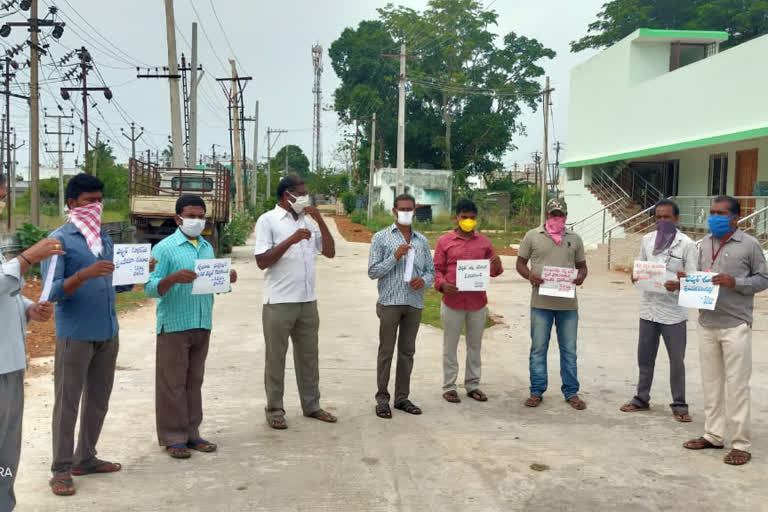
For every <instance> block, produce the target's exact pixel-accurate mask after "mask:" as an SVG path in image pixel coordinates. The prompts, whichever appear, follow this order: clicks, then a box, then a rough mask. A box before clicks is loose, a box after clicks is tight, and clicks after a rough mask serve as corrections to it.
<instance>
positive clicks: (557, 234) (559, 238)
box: [544, 217, 565, 245]
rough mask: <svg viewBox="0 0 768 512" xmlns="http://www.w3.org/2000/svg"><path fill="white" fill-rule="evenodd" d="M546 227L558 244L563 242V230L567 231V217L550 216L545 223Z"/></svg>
mask: <svg viewBox="0 0 768 512" xmlns="http://www.w3.org/2000/svg"><path fill="white" fill-rule="evenodd" d="M544 228H545V229H546V230H547V233H549V236H551V237H552V240H554V241H555V243H556V244H558V245H560V244H561V243H562V242H563V232H564V231H565V217H550V218H548V219H547V222H546V223H545V224H544Z"/></svg>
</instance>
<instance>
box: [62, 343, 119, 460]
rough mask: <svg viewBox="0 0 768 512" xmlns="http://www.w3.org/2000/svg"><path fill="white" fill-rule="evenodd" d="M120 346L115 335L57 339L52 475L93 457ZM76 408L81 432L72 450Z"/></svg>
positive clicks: (107, 403)
mask: <svg viewBox="0 0 768 512" xmlns="http://www.w3.org/2000/svg"><path fill="white" fill-rule="evenodd" d="M119 347H120V343H119V337H118V336H115V337H114V338H112V339H111V340H108V341H79V340H71V339H58V340H56V360H55V362H54V370H53V386H54V393H55V403H54V406H53V424H52V426H51V431H52V432H53V464H51V471H52V472H53V474H58V473H65V472H69V471H70V470H71V469H72V466H76V467H88V466H89V465H90V464H91V463H92V462H93V460H94V459H95V458H96V443H97V442H98V441H99V435H101V428H102V427H103V426H104V418H105V417H106V415H107V409H108V408H109V396H110V395H111V394H112V383H113V382H114V380H115V362H116V361H117V352H118V350H119ZM81 399H82V407H80V403H81ZM78 409H80V433H79V435H78V439H77V450H74V445H75V423H76V421H77V412H78ZM73 453H74V455H73Z"/></svg>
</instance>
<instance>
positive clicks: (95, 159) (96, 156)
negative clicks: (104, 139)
mask: <svg viewBox="0 0 768 512" xmlns="http://www.w3.org/2000/svg"><path fill="white" fill-rule="evenodd" d="M99 135H101V128H96V143H95V144H94V145H93V172H92V173H91V174H93V175H94V176H96V175H97V173H98V171H99Z"/></svg>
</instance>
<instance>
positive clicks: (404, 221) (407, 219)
mask: <svg viewBox="0 0 768 512" xmlns="http://www.w3.org/2000/svg"><path fill="white" fill-rule="evenodd" d="M397 223H398V224H400V225H401V226H410V225H411V224H412V223H413V212H401V211H399V210H398V212H397Z"/></svg>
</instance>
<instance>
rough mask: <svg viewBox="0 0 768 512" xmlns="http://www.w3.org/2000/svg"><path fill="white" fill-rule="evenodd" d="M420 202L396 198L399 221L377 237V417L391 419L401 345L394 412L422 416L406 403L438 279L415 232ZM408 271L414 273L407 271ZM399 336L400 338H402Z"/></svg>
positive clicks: (425, 243) (373, 269)
mask: <svg viewBox="0 0 768 512" xmlns="http://www.w3.org/2000/svg"><path fill="white" fill-rule="evenodd" d="M415 210H416V200H415V199H414V198H413V196H410V195H408V194H401V195H399V196H397V197H396V198H395V206H394V208H392V214H393V215H394V216H395V218H396V220H395V222H394V224H392V225H391V226H388V227H386V228H384V229H382V230H381V231H379V232H378V233H376V234H375V235H374V236H373V240H372V241H371V254H370V258H369V260H368V277H370V278H371V279H377V280H378V289H379V300H378V301H377V303H376V314H377V316H378V317H379V356H378V360H377V365H376V382H377V385H378V390H377V392H376V415H377V416H378V417H379V418H386V419H389V418H391V417H392V410H391V409H390V408H389V390H388V389H387V388H388V386H389V374H390V369H391V366H392V356H393V355H394V352H395V345H397V375H396V377H395V409H399V410H402V411H405V412H407V413H409V414H421V409H420V408H419V407H417V406H416V405H415V404H414V403H413V402H411V401H410V400H409V399H408V395H409V393H410V385H411V371H412V370H413V355H414V353H415V352H416V335H417V334H418V332H419V325H420V324H421V312H422V310H423V309H424V290H425V289H428V288H429V287H430V286H432V283H433V282H434V280H435V267H434V265H433V264H432V253H431V252H430V248H429V240H427V238H426V237H425V236H424V235H422V234H421V233H419V232H417V231H416V230H414V229H412V228H411V224H412V223H413V214H414V211H415ZM409 270H410V272H409ZM398 333H399V334H398Z"/></svg>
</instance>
